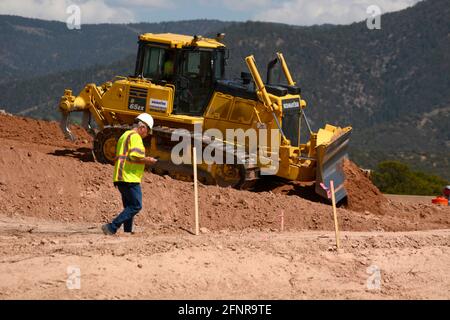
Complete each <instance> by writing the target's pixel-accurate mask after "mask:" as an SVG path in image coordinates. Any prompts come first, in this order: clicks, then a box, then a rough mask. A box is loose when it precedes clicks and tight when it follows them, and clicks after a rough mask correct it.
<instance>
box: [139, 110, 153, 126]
mask: <svg viewBox="0 0 450 320" xmlns="http://www.w3.org/2000/svg"><path fill="white" fill-rule="evenodd" d="M136 119H137V120H139V121H142V122H143V123H145V124H146V125H147V126H148V127H149V128H150V129H152V128H153V117H152V116H151V115H149V114H148V113H141V114H140V115H138V116H137V117H136Z"/></svg>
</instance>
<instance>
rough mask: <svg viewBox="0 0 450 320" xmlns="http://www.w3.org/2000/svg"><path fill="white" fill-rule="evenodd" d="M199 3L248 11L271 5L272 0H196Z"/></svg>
mask: <svg viewBox="0 0 450 320" xmlns="http://www.w3.org/2000/svg"><path fill="white" fill-rule="evenodd" d="M198 3H199V4H200V5H204V6H210V7H215V8H219V7H221V6H222V7H225V8H227V9H229V10H233V11H249V12H251V11H250V10H254V9H260V8H264V7H267V6H271V4H272V0H198Z"/></svg>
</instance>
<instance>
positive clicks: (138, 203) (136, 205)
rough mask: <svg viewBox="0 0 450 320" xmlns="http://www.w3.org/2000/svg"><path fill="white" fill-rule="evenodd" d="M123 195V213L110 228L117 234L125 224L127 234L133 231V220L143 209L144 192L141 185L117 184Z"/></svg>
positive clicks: (124, 228)
mask: <svg viewBox="0 0 450 320" xmlns="http://www.w3.org/2000/svg"><path fill="white" fill-rule="evenodd" d="M117 187H118V188H119V191H120V194H121V195H122V203H123V208H124V209H123V211H122V212H121V213H120V214H119V215H118V216H117V217H116V218H115V219H114V220H113V221H112V222H111V223H110V224H109V228H110V230H111V231H112V232H113V233H116V232H117V230H118V229H119V228H120V226H121V225H122V224H123V230H124V231H125V232H132V231H133V218H134V216H135V215H137V214H138V212H139V211H140V210H141V209H142V191H141V185H140V184H139V183H119V184H117Z"/></svg>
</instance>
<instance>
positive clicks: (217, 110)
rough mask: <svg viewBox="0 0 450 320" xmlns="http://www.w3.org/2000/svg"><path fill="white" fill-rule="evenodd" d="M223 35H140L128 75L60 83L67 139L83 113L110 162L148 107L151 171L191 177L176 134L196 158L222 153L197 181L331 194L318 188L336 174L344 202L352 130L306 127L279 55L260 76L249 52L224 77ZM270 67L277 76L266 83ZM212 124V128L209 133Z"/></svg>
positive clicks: (99, 151)
mask: <svg viewBox="0 0 450 320" xmlns="http://www.w3.org/2000/svg"><path fill="white" fill-rule="evenodd" d="M223 39H224V34H217V36H216V37H215V38H207V37H202V36H199V35H193V36H192V35H191V36H189V35H180V34H171V33H164V34H153V33H144V34H141V35H139V39H138V51H137V58H136V65H135V71H134V74H133V75H131V76H127V77H124V76H117V77H115V78H114V79H113V80H112V81H108V82H105V83H103V84H101V85H96V84H94V83H90V84H87V85H86V86H85V87H84V89H82V91H81V92H80V93H79V94H78V95H77V96H75V95H73V92H72V90H70V89H66V90H65V92H64V95H63V96H62V97H61V99H60V102H59V106H58V108H59V111H60V112H61V114H62V119H61V128H62V130H63V132H64V133H65V135H66V137H67V138H69V139H75V137H74V135H73V133H72V132H71V131H70V129H69V125H70V120H69V119H70V114H71V113H72V112H82V126H83V127H84V128H86V129H87V130H88V132H90V133H91V134H92V135H93V137H94V142H93V154H94V156H95V159H96V160H97V161H99V162H102V163H114V161H115V156H116V144H117V141H118V139H119V137H120V136H121V135H122V134H123V133H124V132H125V131H126V130H128V129H130V128H131V126H132V125H133V122H134V120H135V118H136V116H137V115H139V114H140V113H143V112H146V113H148V114H150V115H152V117H153V118H154V121H155V125H154V127H153V130H152V132H151V134H150V135H149V136H148V137H147V138H146V139H145V140H144V145H145V146H146V153H147V154H148V155H149V156H152V157H156V158H158V159H159V161H158V162H157V164H156V165H154V166H152V167H151V168H150V169H151V170H152V171H153V172H156V173H158V174H168V175H170V176H172V177H174V178H177V179H181V180H190V179H192V164H191V163H189V161H184V162H182V163H180V162H177V161H174V160H173V159H174V158H173V150H174V148H175V147H176V145H177V143H179V139H180V137H181V138H186V139H190V140H191V142H192V144H193V145H196V146H197V148H196V149H197V152H198V153H199V155H200V156H201V155H202V152H206V151H207V149H208V150H209V151H211V147H210V146H211V144H212V145H214V148H213V149H214V150H213V151H212V153H211V154H213V155H214V158H215V159H216V158H217V156H220V157H221V158H222V159H224V158H226V159H227V161H226V162H223V161H215V162H214V161H212V162H211V161H209V162H208V161H203V162H202V161H199V162H198V167H197V168H198V178H199V180H200V181H201V182H202V183H204V184H215V185H220V186H224V187H228V186H229V187H233V188H238V189H250V188H252V186H254V184H255V183H256V182H258V181H262V179H269V180H270V179H281V180H282V181H286V182H288V181H296V182H299V183H301V184H304V185H309V186H314V189H315V192H316V193H317V194H318V195H320V196H321V197H323V198H328V194H327V191H326V190H325V188H323V186H328V185H329V184H330V181H331V180H333V181H334V185H335V188H336V189H335V196H336V201H340V200H342V199H344V198H345V197H346V195H347V194H346V190H345V187H344V181H345V175H344V172H343V168H342V165H343V160H344V158H345V157H347V146H348V142H349V136H350V134H351V131H352V128H351V127H344V128H341V127H337V126H333V125H330V124H326V125H325V126H324V127H323V128H320V129H319V130H318V131H317V132H313V131H312V130H311V126H310V124H309V122H308V118H307V117H306V115H305V110H304V109H305V108H306V101H305V100H304V99H302V97H301V88H300V86H299V85H298V84H297V83H296V82H295V81H294V80H293V78H292V75H291V73H290V70H289V68H288V65H287V63H286V60H285V59H284V56H283V54H282V53H276V57H275V59H274V60H272V61H270V62H269V64H268V67H267V79H266V81H265V82H264V81H263V79H262V77H261V74H260V72H259V69H258V67H257V64H256V60H255V58H254V56H253V55H251V56H248V57H246V58H245V62H246V65H247V67H248V72H242V73H241V78H238V79H226V78H225V66H226V60H227V58H228V57H229V50H228V49H227V48H226V46H225V44H224V43H223ZM277 64H278V67H279V70H280V75H281V74H283V75H284V79H283V81H279V83H272V82H273V81H272V76H271V74H272V71H273V68H274V67H275V66H277ZM93 122H95V124H94V123H93ZM303 122H305V123H306V127H302V123H303ZM302 128H303V131H306V134H305V135H303V134H302ZM212 130H213V131H214V132H215V134H214V135H211V134H208V132H211V131H212ZM230 130H231V132H238V133H239V134H242V133H244V135H243V139H240V138H239V139H238V136H239V134H235V135H231V137H230V135H228V133H229V132H230ZM248 132H250V133H256V135H257V136H258V135H259V137H260V141H259V143H258V144H257V146H256V147H250V140H251V139H250V136H251V134H247V133H248ZM220 133H221V134H220ZM174 136H175V137H178V140H177V139H174ZM241 136H242V135H241ZM304 136H305V137H304ZM301 140H303V141H301ZM261 141H262V142H261ZM181 154H182V156H183V159H186V158H187V159H189V158H190V157H192V152H191V153H189V150H187V151H186V150H184V151H183V152H181V153H180V155H181ZM197 158H198V157H197ZM230 159H231V160H232V161H229V160H230Z"/></svg>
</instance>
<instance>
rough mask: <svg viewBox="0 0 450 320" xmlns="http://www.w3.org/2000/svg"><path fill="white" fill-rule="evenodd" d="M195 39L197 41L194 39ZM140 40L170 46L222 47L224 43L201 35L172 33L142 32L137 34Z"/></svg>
mask: <svg viewBox="0 0 450 320" xmlns="http://www.w3.org/2000/svg"><path fill="white" fill-rule="evenodd" d="M195 39H197V41H195ZM139 40H141V41H149V42H156V43H163V44H168V45H169V46H170V47H171V48H183V47H192V46H194V47H200V48H211V49H215V48H224V47H225V45H224V44H223V43H221V42H218V41H217V40H215V39H209V38H204V37H202V36H186V35H182V34H174V33H144V34H141V35H140V36H139Z"/></svg>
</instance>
